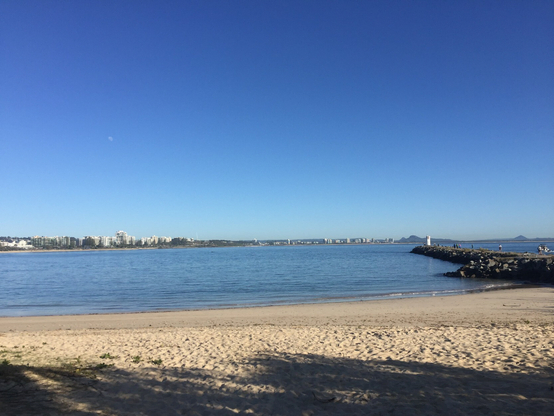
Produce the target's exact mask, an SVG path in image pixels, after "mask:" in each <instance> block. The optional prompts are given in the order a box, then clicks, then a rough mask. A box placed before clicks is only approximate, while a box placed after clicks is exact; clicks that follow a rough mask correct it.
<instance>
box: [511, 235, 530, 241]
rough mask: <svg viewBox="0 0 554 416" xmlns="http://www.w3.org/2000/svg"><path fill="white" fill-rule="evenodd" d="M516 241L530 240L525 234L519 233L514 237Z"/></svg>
mask: <svg viewBox="0 0 554 416" xmlns="http://www.w3.org/2000/svg"><path fill="white" fill-rule="evenodd" d="M514 240H515V241H527V240H529V239H528V238H527V237H525V236H523V235H518V236H517V237H516V238H514Z"/></svg>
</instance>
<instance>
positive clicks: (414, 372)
mask: <svg viewBox="0 0 554 416" xmlns="http://www.w3.org/2000/svg"><path fill="white" fill-rule="evenodd" d="M3 360H7V361H9V364H7V363H6V362H5V361H4V363H3V364H0V376H1V377H0V414H1V415H33V414H36V415H39V414H40V415H43V414H51V415H56V414H71V415H95V414H102V415H232V414H248V415H321V414H323V415H325V414H327V415H351V414H370V415H435V414H436V415H444V414H448V415H449V416H451V415H466V414H471V415H481V414H482V415H485V414H486V415H491V414H495V415H552V414H554V289H553V288H529V289H512V290H502V291H494V292H485V293H475V294H469V295H461V296H449V297H430V298H412V299H393V300H383V301H369V302H352V303H331V304H317V305H295V306H279V307H263V308H244V309H227V310H210V311H183V312H160V313H138V314H114V315H82V316H49V317H23V318H0V363H1V362H2V361H3Z"/></svg>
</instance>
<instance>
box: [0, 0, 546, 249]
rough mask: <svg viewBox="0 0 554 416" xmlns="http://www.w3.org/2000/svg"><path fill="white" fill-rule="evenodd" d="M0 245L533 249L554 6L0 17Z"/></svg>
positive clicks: (86, 6)
mask: <svg viewBox="0 0 554 416" xmlns="http://www.w3.org/2000/svg"><path fill="white" fill-rule="evenodd" d="M0 161H1V177H0V235H3V236H7V235H11V236H30V235H69V236H75V237H82V236H83V235H113V234H114V233H115V232H116V231H117V230H120V229H121V230H125V231H127V232H128V233H129V234H131V235H135V236H136V237H141V236H150V235H153V234H155V235H166V236H172V237H176V236H184V237H194V238H196V237H197V236H198V237H199V238H200V239H216V238H221V239H253V238H257V239H272V238H275V239H278V238H312V237H313V238H325V237H326V238H344V237H369V238H372V237H373V238H385V237H393V238H396V239H398V238H400V237H403V236H409V235H410V234H416V235H419V236H425V235H427V234H429V235H431V236H435V237H446V238H456V239H477V238H497V237H515V236H517V235H519V234H523V235H525V236H526V237H529V238H533V237H547V236H548V237H552V236H554V2H553V1H550V0H547V1H534V0H522V1H510V0H501V1H490V0H488V1H487V0H485V1H481V0H479V1H471V0H469V1H458V2H453V1H353V0H350V1H338V0H337V1H322V0H312V1H298V0H295V1H283V0H279V1H259V0H237V1H223V0H221V1H211V0H202V1H200V0H198V1H196V0H193V1H137V0H120V1H118V0H109V1H102V0H94V1H93V0H83V1H70V0H66V1H62V0H58V1H48V0H38V1H27V0H2V1H1V2H0Z"/></svg>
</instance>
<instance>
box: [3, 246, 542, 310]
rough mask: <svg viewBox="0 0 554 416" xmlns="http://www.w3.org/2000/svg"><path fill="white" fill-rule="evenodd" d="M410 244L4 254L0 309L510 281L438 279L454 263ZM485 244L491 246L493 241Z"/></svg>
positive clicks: (238, 300)
mask: <svg viewBox="0 0 554 416" xmlns="http://www.w3.org/2000/svg"><path fill="white" fill-rule="evenodd" d="M536 245H537V244H529V243H527V244H523V245H522V244H503V247H504V250H505V251H521V252H523V251H536ZM464 246H466V245H464ZM481 246H483V247H484V246H485V245H481ZM481 246H480V247H481ZM413 247H414V245H348V246H346V245H344V246H341V245H337V246H295V247H286V246H285V247H240V248H213V249H209V248H201V249H166V250H128V251H76V252H48V253H3V254H0V316H30V315H64V314H87V313H113V312H137V311H159V310H181V309H207V308H228V307H240V306H258V305H280V304H299V303H314V302H336V301H355V300H365V299H381V298H391V297H411V296H434V295H448V294H458V293H463V292H468V291H474V290H484V289H487V288H491V287H493V286H494V287H495V286H503V285H507V284H508V282H504V281H498V280H486V279H479V280H477V279H471V280H470V279H458V278H449V277H444V276H443V273H445V272H447V271H454V270H456V269H457V268H458V267H459V265H456V264H452V263H448V262H444V261H441V260H436V259H432V258H429V257H425V256H421V255H416V254H411V253H410V250H411V249H412V248H413ZM475 248H478V247H477V245H475ZM490 248H491V249H496V250H497V249H498V245H497V244H496V245H495V244H491V245H490Z"/></svg>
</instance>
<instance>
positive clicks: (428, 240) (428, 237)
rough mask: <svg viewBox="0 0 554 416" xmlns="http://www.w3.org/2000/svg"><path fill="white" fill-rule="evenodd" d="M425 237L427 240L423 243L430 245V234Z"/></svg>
mask: <svg viewBox="0 0 554 416" xmlns="http://www.w3.org/2000/svg"><path fill="white" fill-rule="evenodd" d="M426 239H427V241H425V245H426V246H430V245H431V236H430V235H428V236H427V237H426Z"/></svg>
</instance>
